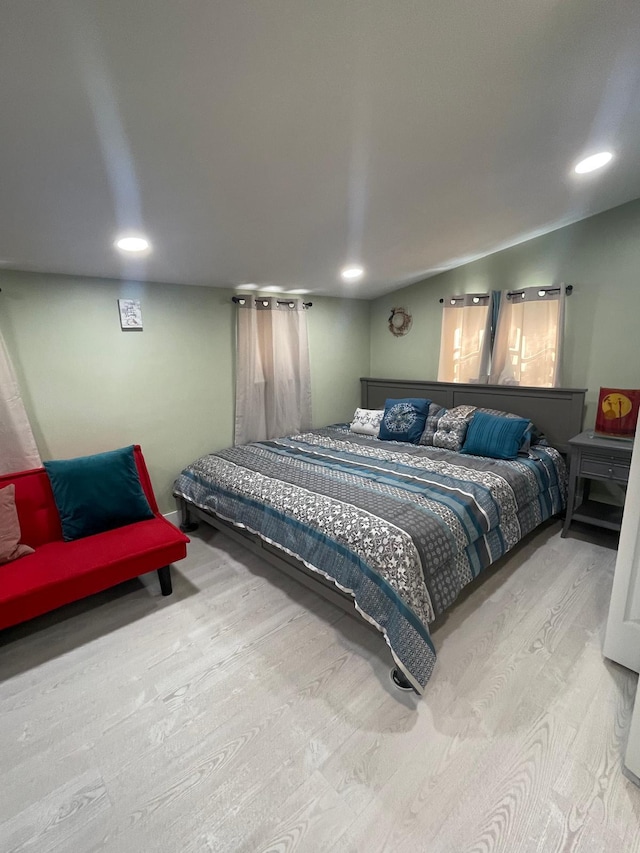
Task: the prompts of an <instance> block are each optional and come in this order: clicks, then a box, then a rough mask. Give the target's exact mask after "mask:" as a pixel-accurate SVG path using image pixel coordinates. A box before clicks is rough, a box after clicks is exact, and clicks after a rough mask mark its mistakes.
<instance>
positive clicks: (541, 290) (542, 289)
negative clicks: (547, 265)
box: [438, 284, 573, 305]
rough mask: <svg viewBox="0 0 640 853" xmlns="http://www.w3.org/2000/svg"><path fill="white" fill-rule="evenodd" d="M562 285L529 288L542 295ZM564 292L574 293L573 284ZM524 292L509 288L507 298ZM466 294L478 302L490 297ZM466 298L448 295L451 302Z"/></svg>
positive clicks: (556, 290) (554, 291) (558, 289)
mask: <svg viewBox="0 0 640 853" xmlns="http://www.w3.org/2000/svg"><path fill="white" fill-rule="evenodd" d="M561 287H562V285H561V284H557V285H555V286H554V287H538V288H533V287H531V288H529V290H536V289H537V291H538V294H539V295H540V294H542V293H559V292H560V288H561ZM564 292H565V293H566V294H567V296H570V295H571V294H572V293H573V285H572V284H568V285H567V286H566V287H565V289H564ZM523 293H524V289H523V290H508V291H507V298H510V297H511V296H520V295H521V294H523ZM466 295H467V296H475V299H474V302H476V300H477V302H479V301H480V300H481V299H488V298H489V295H488V294H486V295H485V294H471V293H468V294H466ZM464 298H465V297H464V295H463V296H448V297H447V300H448V301H450V302H451V303H453V302H459V301H460V300H461V299H464ZM444 301H445V300H444V299H443V298H441V299H439V300H438V302H439V303H440V304H441V305H442V304H443V303H444Z"/></svg>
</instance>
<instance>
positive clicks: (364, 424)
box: [349, 409, 384, 438]
mask: <svg viewBox="0 0 640 853" xmlns="http://www.w3.org/2000/svg"><path fill="white" fill-rule="evenodd" d="M383 415H384V409H356V411H355V414H354V416H353V420H352V421H351V426H350V427H349V429H350V430H351V432H355V433H356V434H357V435H372V436H374V437H375V438H377V437H378V433H379V432H380V421H381V420H382V416H383Z"/></svg>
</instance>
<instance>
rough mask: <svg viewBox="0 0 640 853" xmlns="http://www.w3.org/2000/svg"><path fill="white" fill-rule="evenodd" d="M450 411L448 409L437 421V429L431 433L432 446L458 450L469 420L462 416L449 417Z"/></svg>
mask: <svg viewBox="0 0 640 853" xmlns="http://www.w3.org/2000/svg"><path fill="white" fill-rule="evenodd" d="M452 411H453V410H452V409H450V410H449V411H448V412H447V413H446V414H445V415H443V416H442V417H441V418H440V420H439V421H438V429H437V430H436V431H435V433H434V434H433V446H434V447H441V448H443V449H444V450H455V451H456V452H459V451H460V450H461V449H462V445H463V444H464V440H465V437H466V435H467V428H468V427H469V421H468V420H466V419H465V418H463V417H459V418H456V417H451V412H452Z"/></svg>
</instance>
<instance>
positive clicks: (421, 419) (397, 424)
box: [378, 397, 431, 444]
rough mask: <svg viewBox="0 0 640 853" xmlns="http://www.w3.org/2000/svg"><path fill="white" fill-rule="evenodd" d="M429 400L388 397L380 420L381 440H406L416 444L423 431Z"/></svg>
mask: <svg viewBox="0 0 640 853" xmlns="http://www.w3.org/2000/svg"><path fill="white" fill-rule="evenodd" d="M430 404H431V400H425V399H423V398H422V397H404V398H402V399H400V400H394V399H392V398H390V399H388V400H387V401H386V403H385V405H384V415H383V416H382V421H381V422H380V434H379V436H378V437H379V438H381V439H382V440H383V441H407V442H410V443H411V444H417V443H418V442H419V441H420V436H421V435H422V433H423V431H424V425H425V422H426V420H427V414H428V412H429V406H430Z"/></svg>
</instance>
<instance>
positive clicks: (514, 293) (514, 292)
mask: <svg viewBox="0 0 640 853" xmlns="http://www.w3.org/2000/svg"><path fill="white" fill-rule="evenodd" d="M561 288H562V285H561V284H556V285H555V287H529V288H527V289H528V290H537V291H538V295H541V294H543V293H560V289H561ZM564 292H565V293H566V294H567V296H570V295H571V294H572V293H573V285H572V284H568V285H567V286H566V287H565V289H564ZM523 293H524V288H523V289H522V290H508V291H507V297H510V296H520V295H521V294H523Z"/></svg>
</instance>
